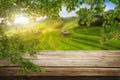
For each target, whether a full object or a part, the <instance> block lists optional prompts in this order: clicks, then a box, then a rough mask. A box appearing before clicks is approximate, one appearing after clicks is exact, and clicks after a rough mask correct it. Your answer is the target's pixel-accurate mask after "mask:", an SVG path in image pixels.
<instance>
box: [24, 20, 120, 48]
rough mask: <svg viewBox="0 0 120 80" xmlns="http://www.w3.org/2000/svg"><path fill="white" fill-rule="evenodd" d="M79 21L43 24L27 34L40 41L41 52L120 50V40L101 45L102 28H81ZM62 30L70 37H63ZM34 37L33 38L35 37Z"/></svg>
mask: <svg viewBox="0 0 120 80" xmlns="http://www.w3.org/2000/svg"><path fill="white" fill-rule="evenodd" d="M77 22H78V19H71V20H69V19H68V20H64V21H59V22H58V21H56V22H54V23H53V22H50V21H48V22H43V23H41V24H38V25H36V26H35V27H34V28H31V30H30V31H27V32H25V33H24V34H26V35H31V36H32V35H33V36H34V37H36V39H38V40H40V42H41V43H39V49H40V50H120V40H113V41H111V42H110V43H108V44H104V45H103V44H100V39H101V36H100V30H101V27H84V28H82V27H79V26H78V24H77ZM61 30H68V31H69V32H70V35H68V36H62V35H61ZM33 36H32V37H33Z"/></svg>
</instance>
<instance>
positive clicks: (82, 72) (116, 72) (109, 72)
mask: <svg viewBox="0 0 120 80" xmlns="http://www.w3.org/2000/svg"><path fill="white" fill-rule="evenodd" d="M44 69H45V70H46V72H44V73H39V74H36V73H29V74H28V75H29V76H120V69H119V68H74V67H73V68H69V67H68V68H64V67H61V68H59V67H58V68H56V67H44ZM18 70H19V68H16V67H15V68H13V67H12V68H0V76H24V74H20V73H18Z"/></svg>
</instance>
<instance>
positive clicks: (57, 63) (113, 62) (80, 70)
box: [0, 51, 120, 76]
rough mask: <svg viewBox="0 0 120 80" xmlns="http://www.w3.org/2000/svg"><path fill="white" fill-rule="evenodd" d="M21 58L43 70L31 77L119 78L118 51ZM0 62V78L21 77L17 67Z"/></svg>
mask: <svg viewBox="0 0 120 80" xmlns="http://www.w3.org/2000/svg"><path fill="white" fill-rule="evenodd" d="M23 57H24V58H27V59H29V60H30V61H32V62H34V63H35V64H38V65H40V66H42V67H43V68H45V70H46V72H45V73H42V74H34V73H31V75H33V76H34V75H40V76H120V51H44V52H40V53H38V54H37V57H35V58H33V57H30V56H29V55H24V56H23ZM0 62H3V63H4V66H3V67H2V68H0V76H1V75H6V76H10V75H11V74H12V75H15V76H20V75H22V74H18V73H17V70H18V69H19V67H17V66H18V65H17V66H16V65H12V64H10V63H9V62H8V61H6V60H0ZM15 66H16V67H15Z"/></svg>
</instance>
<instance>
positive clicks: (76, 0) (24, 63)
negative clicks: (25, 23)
mask: <svg viewBox="0 0 120 80" xmlns="http://www.w3.org/2000/svg"><path fill="white" fill-rule="evenodd" d="M109 1H110V2H112V3H113V4H115V5H116V7H115V9H114V10H113V11H112V12H111V13H110V15H107V13H105V12H104V9H105V7H106V4H105V2H106V0H0V18H3V19H4V23H5V22H7V21H10V22H13V20H14V18H15V15H16V14H23V15H25V16H29V18H30V19H35V17H39V16H47V17H49V18H53V19H56V18H58V17H59V12H60V11H61V9H62V6H65V7H66V9H67V11H68V12H71V11H73V10H75V9H77V8H79V9H80V10H79V12H78V14H79V16H80V17H81V18H82V21H83V22H86V24H87V25H89V24H91V18H92V16H95V15H100V14H102V15H103V17H104V19H106V21H104V22H103V25H102V30H101V33H102V43H106V42H108V41H110V40H112V39H119V38H120V22H119V21H116V20H115V19H116V18H118V19H120V14H119V13H120V2H119V0H109ZM82 4H87V5H89V6H90V9H88V10H87V9H85V8H80V7H81V6H82ZM85 11H88V13H85ZM84 14H85V15H84ZM88 19H89V20H88ZM4 26H5V25H3V24H0V58H5V59H8V60H10V61H11V62H12V63H14V64H20V65H21V70H22V71H23V72H24V71H25V72H28V71H29V70H31V71H34V72H40V71H41V69H39V67H38V66H37V65H35V64H33V63H31V62H30V61H29V60H26V59H24V58H22V55H23V53H29V54H30V55H34V54H35V53H36V52H37V51H38V50H37V48H36V47H34V46H33V45H36V44H37V42H39V41H37V40H35V42H34V44H30V42H31V41H30V40H27V42H26V40H24V39H22V38H21V36H20V35H19V34H15V35H13V36H8V35H6V33H5V27H4ZM28 41H29V43H28ZM16 50H17V51H16Z"/></svg>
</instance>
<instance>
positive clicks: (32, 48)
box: [0, 25, 42, 73]
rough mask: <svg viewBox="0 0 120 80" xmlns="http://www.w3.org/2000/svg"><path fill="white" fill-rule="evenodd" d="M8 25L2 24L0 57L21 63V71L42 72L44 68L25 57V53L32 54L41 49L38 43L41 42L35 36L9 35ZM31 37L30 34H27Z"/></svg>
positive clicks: (0, 28) (13, 62)
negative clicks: (7, 31)
mask: <svg viewBox="0 0 120 80" xmlns="http://www.w3.org/2000/svg"><path fill="white" fill-rule="evenodd" d="M5 32H6V27H5V26H2V25H1V26H0V58H2V59H7V60H8V61H10V62H11V63H12V64H17V65H20V67H21V69H20V71H21V72H24V73H27V72H30V71H32V72H41V71H42V69H41V68H40V67H39V66H37V65H36V64H33V63H32V62H30V61H29V60H27V59H25V58H23V57H22V56H23V55H24V54H25V53H29V54H30V55H31V56H35V54H36V53H37V52H38V51H39V49H38V47H37V44H39V43H40V41H39V40H36V39H35V38H34V37H32V39H29V38H26V36H22V35H21V34H17V33H16V34H14V35H10V36H9V35H7V34H6V33H5ZM27 37H29V36H27Z"/></svg>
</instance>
